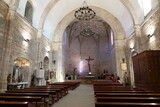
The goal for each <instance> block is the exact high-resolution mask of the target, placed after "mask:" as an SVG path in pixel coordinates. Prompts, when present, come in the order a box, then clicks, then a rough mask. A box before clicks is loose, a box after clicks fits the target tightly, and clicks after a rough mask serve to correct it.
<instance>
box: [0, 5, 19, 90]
mask: <svg viewBox="0 0 160 107" xmlns="http://www.w3.org/2000/svg"><path fill="white" fill-rule="evenodd" d="M15 14H16V7H15V6H11V7H10V8H9V12H8V15H7V24H6V34H5V36H4V42H3V44H2V45H3V52H2V62H1V63H2V71H1V78H0V89H2V90H5V89H6V88H7V76H8V74H9V73H11V72H10V71H9V69H8V68H9V67H8V66H9V64H10V63H11V62H10V57H11V43H12V34H13V33H12V32H13V27H14V23H13V22H14V18H15Z"/></svg>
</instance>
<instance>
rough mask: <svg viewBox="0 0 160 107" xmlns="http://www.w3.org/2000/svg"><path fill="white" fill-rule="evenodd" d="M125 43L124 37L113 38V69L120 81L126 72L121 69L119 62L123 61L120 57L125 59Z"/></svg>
mask: <svg viewBox="0 0 160 107" xmlns="http://www.w3.org/2000/svg"><path fill="white" fill-rule="evenodd" d="M125 44H126V41H125V39H120V38H117V39H116V40H115V60H116V65H115V67H116V68H115V69H116V71H114V73H117V75H118V76H119V77H120V79H121V82H122V83H123V82H124V79H123V75H124V72H128V71H122V70H121V63H122V62H123V61H122V59H123V58H124V59H125V60H126V56H125Z"/></svg>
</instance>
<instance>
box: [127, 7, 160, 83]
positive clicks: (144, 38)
mask: <svg viewBox="0 0 160 107" xmlns="http://www.w3.org/2000/svg"><path fill="white" fill-rule="evenodd" d="M149 34H150V35H152V36H151V37H148V35H149ZM159 35H160V9H159V8H157V9H155V10H153V11H152V12H151V13H150V14H149V15H148V16H147V17H146V19H145V21H144V22H143V24H142V25H141V38H140V41H141V42H140V52H143V51H145V50H160V36H159ZM135 38H136V34H133V35H131V36H130V37H128V38H127V39H126V41H127V44H126V55H127V63H128V68H129V69H128V71H129V73H130V80H131V84H132V85H134V70H133V64H132V56H134V55H136V54H137V49H136V44H135V43H136V41H135V40H136V39H135Z"/></svg>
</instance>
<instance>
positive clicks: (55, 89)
mask: <svg viewBox="0 0 160 107" xmlns="http://www.w3.org/2000/svg"><path fill="white" fill-rule="evenodd" d="M21 90H33V91H35V90H39V91H56V92H57V94H58V97H59V98H62V96H63V95H66V90H65V89H64V88H53V87H34V88H25V89H21Z"/></svg>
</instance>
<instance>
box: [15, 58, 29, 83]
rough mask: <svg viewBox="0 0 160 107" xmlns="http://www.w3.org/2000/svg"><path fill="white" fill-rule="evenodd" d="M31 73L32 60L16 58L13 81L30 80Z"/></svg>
mask: <svg viewBox="0 0 160 107" xmlns="http://www.w3.org/2000/svg"><path fill="white" fill-rule="evenodd" d="M29 73H30V62H29V61H28V60H26V59H24V58H17V59H16V60H14V65H13V74H12V83H18V82H28V81H29Z"/></svg>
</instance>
